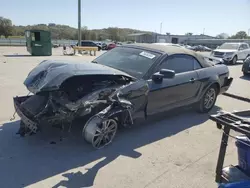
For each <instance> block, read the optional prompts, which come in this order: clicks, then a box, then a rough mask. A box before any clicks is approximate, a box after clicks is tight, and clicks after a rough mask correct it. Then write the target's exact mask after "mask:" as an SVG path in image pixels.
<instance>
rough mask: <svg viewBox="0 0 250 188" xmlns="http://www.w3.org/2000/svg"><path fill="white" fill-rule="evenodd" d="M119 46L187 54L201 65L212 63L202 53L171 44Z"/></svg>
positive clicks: (169, 53)
mask: <svg viewBox="0 0 250 188" xmlns="http://www.w3.org/2000/svg"><path fill="white" fill-rule="evenodd" d="M121 47H131V48H139V49H145V50H150V51H154V52H160V53H162V54H167V55H173V54H187V55H191V56H193V57H195V58H196V59H197V60H198V61H199V62H200V64H201V66H202V67H211V66H213V64H211V63H210V62H208V61H207V60H206V59H205V58H204V56H203V55H201V54H199V53H196V52H194V51H193V50H189V49H186V48H184V47H179V46H174V45H173V46H172V45H159V44H149V43H137V44H127V45H123V46H121Z"/></svg>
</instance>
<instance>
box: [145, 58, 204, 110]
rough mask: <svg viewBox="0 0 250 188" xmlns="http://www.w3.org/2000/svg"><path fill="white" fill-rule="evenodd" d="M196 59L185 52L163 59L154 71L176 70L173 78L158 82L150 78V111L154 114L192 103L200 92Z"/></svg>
mask: <svg viewBox="0 0 250 188" xmlns="http://www.w3.org/2000/svg"><path fill="white" fill-rule="evenodd" d="M194 62H195V59H194V57H192V56H189V55H185V54H178V55H172V56H169V57H167V58H166V59H165V60H163V61H162V63H161V64H160V65H158V66H157V68H156V69H155V71H154V72H159V70H161V69H170V70H174V71H175V73H176V74H175V77H174V78H172V79H163V80H162V82H161V83H156V82H154V81H153V80H152V79H149V80H148V84H149V88H150V92H149V95H148V113H149V114H154V113H157V112H160V111H165V110H168V109H172V108H175V107H178V106H182V105H185V104H189V103H192V102H193V101H194V100H195V97H196V95H197V94H198V91H199V87H200V82H199V81H198V80H199V79H198V74H197V72H196V71H195V64H194Z"/></svg>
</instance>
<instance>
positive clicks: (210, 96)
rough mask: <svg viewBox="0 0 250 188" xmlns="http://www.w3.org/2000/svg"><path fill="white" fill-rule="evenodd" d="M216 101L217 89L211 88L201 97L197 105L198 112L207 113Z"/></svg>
mask: <svg viewBox="0 0 250 188" xmlns="http://www.w3.org/2000/svg"><path fill="white" fill-rule="evenodd" d="M216 99H217V88H216V86H211V87H210V88H208V90H207V91H206V92H205V93H204V95H203V97H202V98H201V100H200V101H199V103H198V111H199V112H201V113H207V112H209V111H210V110H211V109H212V108H213V107H214V104H215V102H216Z"/></svg>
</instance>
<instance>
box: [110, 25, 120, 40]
mask: <svg viewBox="0 0 250 188" xmlns="http://www.w3.org/2000/svg"><path fill="white" fill-rule="evenodd" d="M107 31H108V34H109V36H110V39H111V40H113V41H120V37H119V29H118V28H117V27H109V28H108V29H107Z"/></svg>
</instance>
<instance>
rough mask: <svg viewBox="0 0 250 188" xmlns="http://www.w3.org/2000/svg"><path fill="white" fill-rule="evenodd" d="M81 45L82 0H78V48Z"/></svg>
mask: <svg viewBox="0 0 250 188" xmlns="http://www.w3.org/2000/svg"><path fill="white" fill-rule="evenodd" d="M80 45H81V0H78V46H80Z"/></svg>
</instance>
